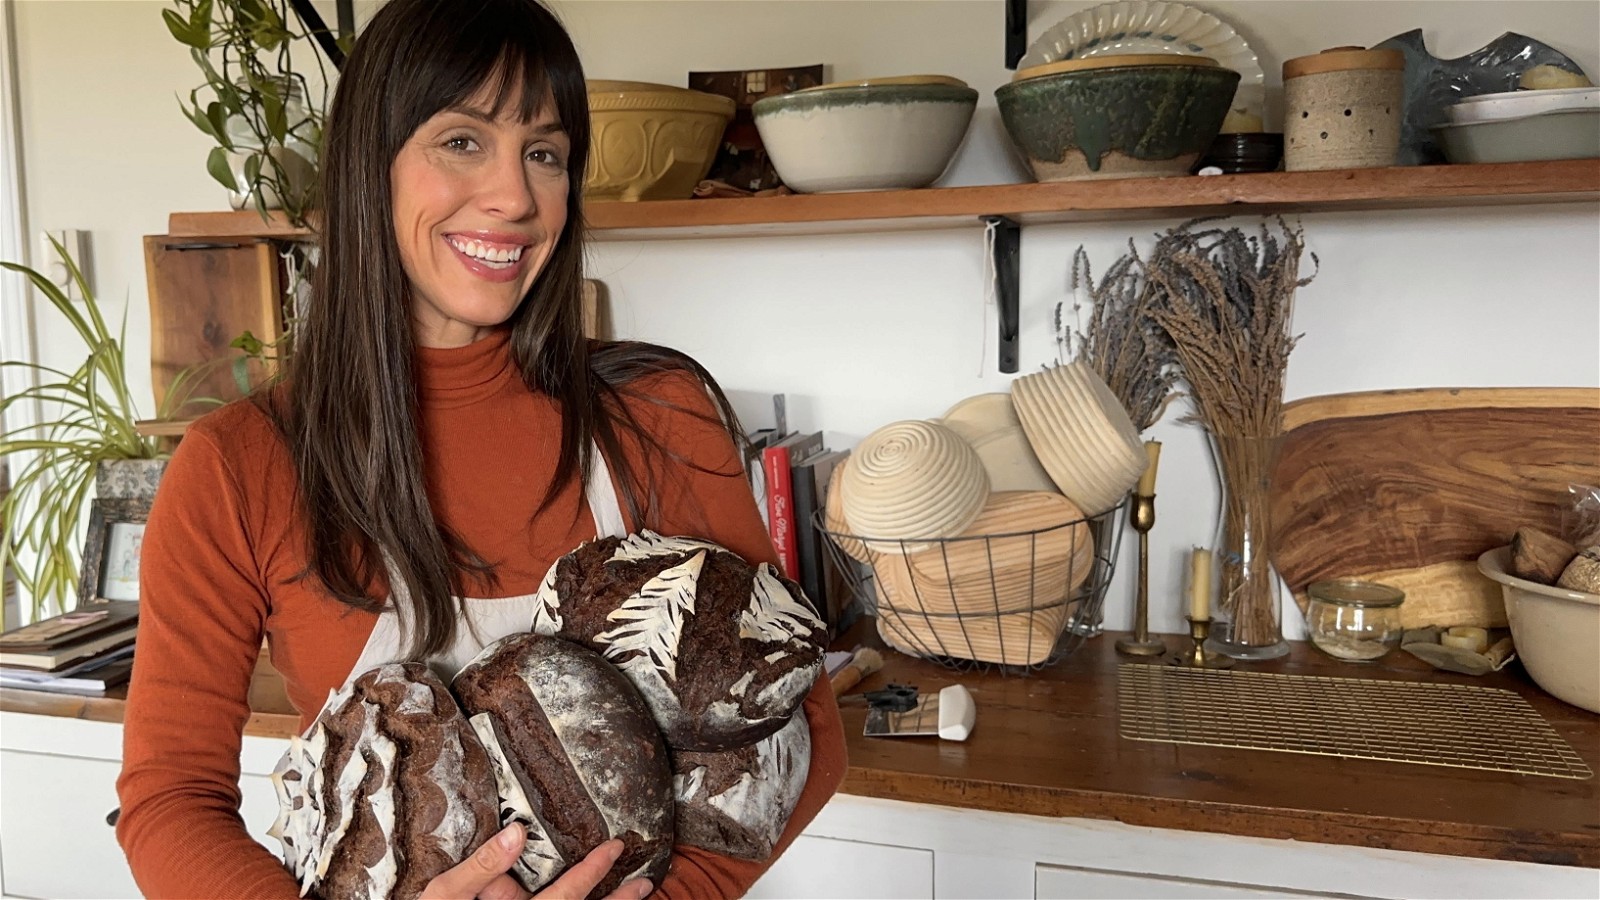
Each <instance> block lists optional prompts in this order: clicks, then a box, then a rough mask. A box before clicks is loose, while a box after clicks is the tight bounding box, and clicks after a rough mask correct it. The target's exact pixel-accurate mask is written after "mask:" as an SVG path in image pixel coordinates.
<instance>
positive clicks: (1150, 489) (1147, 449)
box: [1123, 441, 1161, 497]
mask: <svg viewBox="0 0 1600 900" xmlns="http://www.w3.org/2000/svg"><path fill="white" fill-rule="evenodd" d="M1144 457H1145V460H1146V462H1145V467H1144V474H1143V475H1140V476H1139V496H1141V497H1154V496H1155V495H1156V463H1157V462H1160V461H1161V442H1160V441H1145V442H1144ZM1123 484H1127V482H1126V481H1124V482H1123Z"/></svg>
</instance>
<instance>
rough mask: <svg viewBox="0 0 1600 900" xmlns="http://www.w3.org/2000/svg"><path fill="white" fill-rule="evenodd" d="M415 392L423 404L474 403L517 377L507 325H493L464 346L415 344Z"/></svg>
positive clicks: (462, 404) (456, 404) (447, 405)
mask: <svg viewBox="0 0 1600 900" xmlns="http://www.w3.org/2000/svg"><path fill="white" fill-rule="evenodd" d="M416 361H417V363H416V370H417V386H418V392H417V396H418V398H419V399H420V400H421V402H422V404H423V405H424V406H432V407H454V406H465V405H466V404H469V403H476V402H477V401H479V400H482V399H484V398H486V397H488V396H490V395H492V394H493V393H495V391H497V390H499V389H500V387H501V386H502V385H503V384H505V383H506V381H507V380H509V379H511V378H514V377H517V367H516V365H515V364H514V363H513V362H512V359H511V329H509V328H496V329H494V330H493V331H491V332H490V333H489V336H488V337H485V338H482V339H481V340H478V341H474V342H473V343H471V344H468V345H466V346H465V347H447V348H446V347H418V348H417V355H416Z"/></svg>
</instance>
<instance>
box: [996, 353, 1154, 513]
mask: <svg viewBox="0 0 1600 900" xmlns="http://www.w3.org/2000/svg"><path fill="white" fill-rule="evenodd" d="M1011 399H1012V403H1013V404H1014V405H1015V406H1016V410H1017V417H1018V418H1019V419H1020V420H1021V421H1022V428H1023V430H1024V431H1025V432H1026V433H1027V435H1028V442H1029V443H1030V444H1032V446H1033V450H1034V453H1036V454H1037V455H1038V457H1039V462H1040V463H1041V464H1043V465H1044V468H1045V471H1046V472H1049V473H1050V478H1051V480H1052V481H1054V482H1055V484H1056V487H1058V488H1060V490H1061V493H1063V494H1066V495H1067V497H1068V498H1070V499H1071V500H1072V501H1073V502H1074V503H1076V504H1078V507H1079V508H1080V509H1082V510H1084V511H1085V512H1086V513H1088V514H1089V515H1091V516H1092V515H1096V514H1098V513H1101V512H1104V511H1105V510H1108V509H1110V508H1112V507H1113V506H1116V505H1117V504H1119V503H1121V502H1122V499H1123V497H1125V496H1126V495H1127V493H1128V491H1129V490H1131V489H1132V488H1133V486H1134V485H1135V484H1137V483H1138V482H1139V476H1140V475H1142V474H1143V473H1144V468H1145V464H1146V459H1145V451H1144V445H1143V444H1142V443H1140V441H1139V430H1138V429H1137V428H1135V427H1134V424H1133V420H1132V419H1130V418H1129V417H1128V411H1127V410H1126V409H1124V408H1123V407H1122V403H1121V401H1119V400H1117V397H1116V395H1115V394H1113V393H1112V392H1111V388H1109V387H1107V386H1106V383H1105V381H1104V380H1103V379H1102V378H1101V377H1100V376H1099V374H1098V373H1096V372H1095V371H1094V369H1092V368H1090V367H1089V366H1088V365H1087V364H1085V363H1083V362H1074V363H1069V364H1067V365H1064V366H1052V367H1050V368H1047V369H1045V370H1043V371H1040V372H1035V373H1033V374H1031V375H1024V376H1022V377H1020V378H1018V379H1016V380H1015V381H1013V382H1012V384H1011Z"/></svg>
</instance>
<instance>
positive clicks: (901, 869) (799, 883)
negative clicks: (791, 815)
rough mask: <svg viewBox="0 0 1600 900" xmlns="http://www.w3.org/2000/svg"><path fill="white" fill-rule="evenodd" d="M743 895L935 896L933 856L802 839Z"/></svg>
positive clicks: (765, 898) (790, 899)
mask: <svg viewBox="0 0 1600 900" xmlns="http://www.w3.org/2000/svg"><path fill="white" fill-rule="evenodd" d="M746 896H748V897H751V898H755V900H800V898H805V900H859V898H862V897H882V898H886V900H902V898H904V900H910V898H916V897H931V896H933V851H932V850H923V849H916V848H911V847H895V846H891V845H888V844H869V843H864V842H861V841H842V840H838V839H836V838H825V837H813V836H811V835H808V834H802V835H800V837H798V838H796V839H795V842H794V843H793V844H791V845H790V846H789V850H788V851H787V852H786V853H784V854H783V856H781V857H779V859H778V861H777V862H775V863H773V864H772V868H771V869H768V870H767V874H766V875H763V876H762V878H761V880H760V881H758V882H756V884H755V886H754V887H753V888H751V889H750V893H749V894H747V895H746Z"/></svg>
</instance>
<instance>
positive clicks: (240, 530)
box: [117, 0, 844, 897]
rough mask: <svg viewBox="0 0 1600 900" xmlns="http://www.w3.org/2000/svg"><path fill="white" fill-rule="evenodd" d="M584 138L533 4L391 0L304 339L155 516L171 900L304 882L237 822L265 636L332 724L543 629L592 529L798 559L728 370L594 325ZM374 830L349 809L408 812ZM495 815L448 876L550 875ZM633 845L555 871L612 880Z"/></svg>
mask: <svg viewBox="0 0 1600 900" xmlns="http://www.w3.org/2000/svg"><path fill="white" fill-rule="evenodd" d="M588 147H589V119H588V105H587V95H586V91H585V88H584V78H583V70H582V67H581V65H580V63H579V61H578V57H577V54H576V51H575V50H574V48H573V45H572V42H571V40H570V39H569V38H568V36H567V34H566V32H565V31H564V30H563V29H562V27H561V25H560V23H559V22H557V21H556V20H555V18H554V17H553V16H551V14H550V13H549V12H548V11H547V10H546V9H545V8H544V7H543V6H541V5H540V4H539V3H538V2H536V0H391V2H389V3H388V4H387V5H386V6H384V7H383V8H382V9H380V10H379V12H378V13H377V14H376V15H375V16H374V17H373V19H372V20H371V21H370V22H369V24H368V25H367V27H366V29H365V30H364V31H363V33H362V35H361V37H360V38H359V39H358V40H357V42H356V45H355V47H354V48H353V50H352V52H351V55H350V57H349V60H348V62H347V63H346V65H345V67H344V69H343V71H342V72H341V76H340V81H339V86H338V90H337V93H336V95H335V97H334V101H333V104H332V107H331V109H330V112H329V116H328V127H327V131H326V145H325V147H324V150H323V157H322V159H323V173H322V177H323V183H322V197H323V198H324V227H323V232H322V234H321V235H320V243H321V251H322V263H321V264H320V265H319V267H318V269H317V272H316V277H315V281H314V284H313V297H312V302H311V305H310V310H309V312H308V314H307V316H306V319H305V321H304V324H303V325H302V326H301V331H300V333H299V336H298V337H297V346H296V352H295V354H294V356H293V357H292V360H291V362H290V364H289V367H288V369H287V371H286V372H285V374H284V376H283V378H282V380H281V381H279V382H278V383H276V384H274V385H272V386H270V387H268V388H266V389H263V390H262V391H260V392H258V393H257V394H256V395H255V396H252V397H250V398H247V399H246V400H243V401H240V402H238V403H234V404H231V405H229V406H227V407H224V408H223V409H221V410H219V411H217V412H215V413H213V414H211V415H209V416H207V417H205V418H204V419H202V420H200V421H199V422H198V423H196V424H195V425H194V426H193V427H192V428H191V429H190V430H189V432H188V434H187V436H186V437H185V438H184V440H183V443H182V444H181V445H180V447H179V449H178V451H177V453H176V454H175V456H174V458H173V460H172V463H171V465H170V466H169V467H168V470H167V474H166V476H165V479H164V481H163V485H162V491H161V495H160V496H159V497H158V498H157V500H156V503H155V506H154V508H153V509H152V510H151V514H150V519H149V525H148V527H147V530H146V533H145V540H144V546H143V551H142V558H141V603H142V605H143V611H142V614H141V621H140V635H139V653H138V657H137V658H138V662H137V664H136V665H135V667H134V673H133V684H132V687H131V689H130V693H129V698H130V699H129V704H128V708H127V715H126V726H125V753H124V767H123V772H122V777H121V779H120V780H119V782H118V791H119V794H120V796H121V799H122V815H121V818H120V820H119V822H118V826H117V833H118V837H119V839H120V840H121V842H122V845H123V847H124V849H125V850H126V852H127V854H128V858H129V861H130V864H131V867H132V870H133V873H134V876H135V878H136V880H137V881H138V882H139V885H140V887H141V888H142V889H143V890H144V891H145V892H146V893H147V894H149V895H152V896H249V897H293V896H296V895H297V894H298V889H297V885H296V883H295V880H294V878H293V877H292V876H291V875H290V874H289V872H288V870H287V869H285V868H284V866H283V865H281V864H280V863H279V862H278V861H277V860H275V859H274V858H273V857H272V856H271V855H270V854H268V853H267V852H266V851H265V850H263V849H262V848H261V847H260V846H259V845H258V844H256V843H255V842H254V841H253V840H252V839H251V838H250V836H249V833H248V832H247V831H246V829H245V827H244V825H243V823H241V822H240V821H239V817H238V797H239V790H238V773H239V770H238V752H239V740H240V729H241V727H242V725H243V723H244V722H245V721H246V719H247V718H248V716H249V708H248V704H247V697H248V688H249V683H250V677H251V671H252V666H253V663H254V661H255V659H256V655H257V650H258V649H259V647H260V645H261V642H262V640H263V638H266V639H267V641H268V642H269V644H270V647H271V652H272V661H273V663H274V665H275V666H276V667H277V668H278V669H279V670H280V671H281V672H282V673H283V675H284V679H285V687H286V689H287V692H288V695H289V698H290V700H291V701H292V702H293V703H294V705H295V706H296V708H297V709H298V710H299V711H300V713H301V724H302V726H303V727H305V726H310V725H311V723H312V722H313V720H315V718H316V716H317V712H318V710H319V708H320V707H321V705H322V704H323V702H324V700H325V699H326V698H327V697H328V696H329V694H330V692H335V691H338V690H340V689H341V688H343V687H344V686H346V685H348V684H350V683H351V682H352V681H353V679H355V678H356V677H357V676H359V675H361V674H362V673H363V672H367V671H371V670H372V669H374V668H376V667H379V666H382V665H385V664H388V663H393V662H397V661H415V662H424V663H427V664H429V665H430V666H431V667H432V668H434V669H435V671H436V672H438V673H439V674H441V675H442V676H443V677H445V678H446V679H448V678H449V677H450V676H451V675H453V674H454V673H455V671H456V669H457V668H459V666H460V664H461V663H462V662H463V661H465V660H467V659H471V658H472V657H473V656H474V655H475V654H476V653H477V651H478V650H480V649H481V648H483V647H484V646H486V645H488V644H490V643H493V642H494V641H495V640H496V639H498V638H500V637H502V636H505V635H508V634H512V633H517V632H525V631H528V630H530V628H531V627H532V622H533V619H532V617H533V615H534V608H533V599H534V597H535V595H536V594H537V592H538V591H539V589H540V582H541V579H542V577H543V575H544V573H545V572H546V571H548V570H549V569H550V566H551V564H552V563H554V562H555V561H556V560H557V559H558V558H559V557H561V556H563V555H564V554H566V553H568V552H569V551H571V550H573V548H575V547H577V546H579V545H580V544H582V543H584V542H586V541H588V540H591V539H594V538H596V537H599V536H617V537H621V536H623V535H625V534H627V533H629V532H637V531H640V530H642V529H649V530H652V531H654V532H657V533H660V534H664V535H694V536H695V537H697V538H702V539H705V540H709V541H713V542H715V543H716V544H718V545H720V546H722V547H725V548H727V549H729V550H730V551H732V552H734V553H736V554H738V555H740V556H742V557H743V558H744V559H746V560H748V561H749V562H750V563H751V564H753V565H754V564H760V563H771V562H774V561H775V559H774V556H775V554H774V551H773V548H772V544H771V542H770V540H768V538H767V535H766V532H765V529H764V527H763V525H762V523H761V518H760V515H759V512H758V511H757V509H756V506H755V503H754V500H753V498H752V495H751V493H750V491H749V488H748V485H747V484H746V482H745V480H744V466H743V455H742V453H741V450H740V446H739V441H740V432H741V430H740V428H739V426H738V423H737V420H736V419H735V417H734V415H733V412H732V410H731V409H730V408H729V406H728V402H727V398H726V397H725V396H724V395H723V393H722V391H721V389H720V388H719V387H718V386H717V385H716V382H715V381H714V380H713V379H712V378H711V376H710V375H709V374H708V373H707V372H706V371H705V370H704V369H703V368H701V367H700V366H699V364H697V363H696V362H695V361H694V360H692V359H690V358H688V357H686V356H684V355H683V354H681V353H678V352H676V351H673V350H669V349H667V348H663V347H657V346H653V345H648V344H642V343H631V342H623V343H600V342H591V341H588V340H586V339H584V337H583V333H582V312H581V310H582V304H581V296H582V295H581V288H582V275H583V271H582V265H583V237H584V235H583V210H582V205H581V203H582V193H581V188H582V180H583V175H584V170H585V166H586V163H587V157H588ZM804 716H805V720H806V721H807V722H808V723H809V729H810V733H811V748H812V750H811V760H810V765H809V774H808V776H807V778H806V784H805V787H804V789H803V791H802V792H801V796H800V799H799V800H798V802H797V803H796V806H795V810H794V813H793V814H792V816H791V817H790V818H789V820H788V824H787V827H785V828H784V830H783V835H782V837H781V839H780V840H779V841H778V843H777V846H776V848H775V849H774V852H773V854H772V857H775V856H776V855H777V853H779V852H781V851H782V849H783V848H784V847H785V846H787V844H788V843H789V842H790V841H792V840H793V838H794V836H795V835H796V834H798V833H799V831H800V829H801V828H803V827H804V826H805V824H806V823H807V822H808V821H809V820H810V819H811V818H812V817H813V816H815V815H816V813H817V811H818V810H819V809H820V808H821V806H822V804H823V803H824V802H825V801H826V800H827V798H828V797H829V795H831V794H832V793H833V791H834V790H835V789H836V788H837V786H838V784H839V781H840V780H841V778H842V777H843V772H844V749H843V740H842V735H841V727H840V723H839V716H838V710H837V707H836V705H835V704H834V701H833V696H832V693H831V691H830V690H829V689H828V685H827V682H826V680H825V679H822V680H819V681H818V682H817V683H816V685H815V686H814V687H813V688H812V690H811V692H810V694H809V695H808V697H807V699H806V701H805V704H804ZM404 814H405V813H404V810H402V811H401V812H400V813H399V814H398V815H401V816H403V815H404ZM362 815H367V816H368V818H370V817H371V814H370V813H357V822H358V823H359V822H361V821H365V820H363V819H361V816H362ZM390 824H391V826H393V825H394V823H393V822H391V823H390ZM401 824H403V825H406V826H407V827H409V828H412V829H413V830H414V829H419V828H420V829H422V830H423V831H426V830H427V829H428V828H429V827H431V826H430V825H429V824H428V823H426V822H402V823H401ZM377 828H379V825H378V823H377V822H372V823H371V827H366V826H362V827H361V828H360V829H357V827H356V826H352V831H355V830H361V831H362V833H364V834H366V835H368V836H376V837H378V838H379V839H380V840H379V843H383V842H384V841H383V840H382V838H384V837H385V836H387V835H389V834H391V833H393V832H392V828H391V830H384V831H376V830H374V829H377ZM500 837H501V838H504V839H506V841H507V843H505V844H504V845H503V846H502V844H501V843H500V842H498V841H491V842H489V843H486V844H484V845H483V846H482V847H480V848H476V850H475V852H473V853H472V854H471V856H470V857H468V858H467V859H466V860H465V861H461V862H459V864H457V865H455V866H454V868H450V869H448V870H446V871H443V872H440V873H438V874H437V875H436V876H435V877H433V881H432V882H431V884H429V886H428V887H427V889H425V890H424V891H423V894H422V896H424V897H446V896H450V897H456V896H479V897H526V896H527V892H526V891H524V890H523V889H522V887H520V886H519V885H518V884H517V883H516V882H515V881H513V880H512V879H511V878H510V877H509V876H508V875H507V874H506V871H507V869H508V867H510V865H511V863H512V861H513V860H514V859H516V858H517V856H518V854H519V852H522V850H523V847H524V840H525V837H524V835H523V834H522V833H521V826H520V825H517V824H512V825H511V826H509V827H508V828H507V829H506V830H505V831H504V832H502V833H501V835H500ZM527 839H528V840H531V839H532V837H531V835H530V836H528V838H527ZM368 849H370V847H369V848H368ZM616 851H617V843H616V842H614V841H613V842H608V843H606V844H602V845H600V847H599V848H598V849H597V850H596V851H595V852H594V853H592V854H591V855H590V856H589V857H588V859H586V860H584V861H582V862H580V863H578V864H577V865H575V866H574V867H573V868H571V869H570V870H568V873H567V875H565V876H563V878H562V879H561V880H559V881H557V882H556V883H555V884H554V885H553V886H552V887H551V888H550V889H549V890H551V891H554V892H555V893H557V894H560V895H561V896H577V895H583V894H586V893H588V891H589V889H590V887H592V886H593V885H594V884H597V883H599V882H600V880H601V879H602V877H603V876H605V874H606V870H607V869H608V868H609V867H610V866H611V864H612V861H614V860H615V859H617V856H616ZM772 857H769V858H767V859H764V860H759V861H750V860H735V859H731V858H729V857H726V856H722V855H719V854H717V853H712V852H709V851H706V850H703V849H699V848H695V847H689V846H676V845H675V846H674V848H673V853H672V862H671V867H670V869H669V870H668V872H667V874H666V875H665V876H664V877H663V878H662V879H661V882H660V884H657V885H650V884H648V883H645V882H642V881H640V880H638V879H634V880H632V881H625V882H624V883H623V884H622V885H621V886H620V887H619V888H618V889H617V893H616V894H615V895H614V896H619V897H638V896H643V895H644V893H647V892H649V891H650V890H651V889H652V888H653V889H654V890H655V891H656V894H657V895H658V896H663V897H684V896H734V895H737V894H741V893H743V892H744V890H745V889H747V888H748V887H749V886H750V885H751V884H752V883H753V882H754V881H755V879H756V878H757V877H758V876H759V875H760V874H761V873H762V871H764V870H765V868H766V867H767V866H768V865H770V863H771V858H772ZM552 895H554V894H552Z"/></svg>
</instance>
